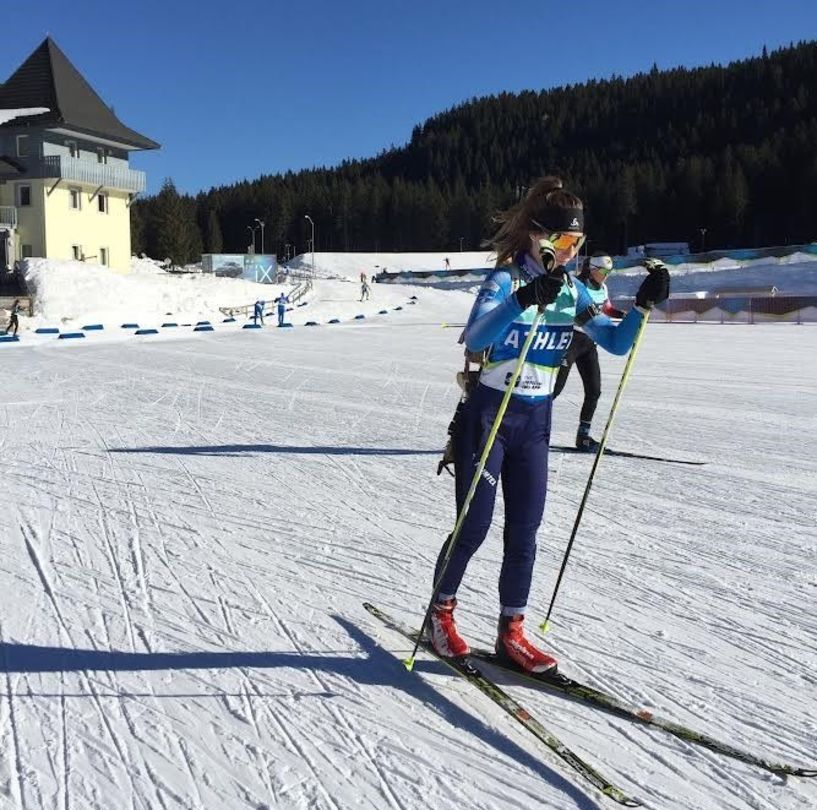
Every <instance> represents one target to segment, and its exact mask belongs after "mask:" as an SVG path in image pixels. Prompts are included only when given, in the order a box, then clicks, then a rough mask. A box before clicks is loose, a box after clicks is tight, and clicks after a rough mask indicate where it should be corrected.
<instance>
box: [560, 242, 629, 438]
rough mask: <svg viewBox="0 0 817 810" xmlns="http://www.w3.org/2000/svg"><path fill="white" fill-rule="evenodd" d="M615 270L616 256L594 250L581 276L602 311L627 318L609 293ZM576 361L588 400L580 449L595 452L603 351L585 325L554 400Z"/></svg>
mask: <svg viewBox="0 0 817 810" xmlns="http://www.w3.org/2000/svg"><path fill="white" fill-rule="evenodd" d="M612 270H613V259H612V258H611V257H610V256H608V255H607V254H606V253H594V254H593V255H592V256H590V257H588V258H586V259H585V260H584V263H583V265H582V269H581V272H580V273H579V275H578V276H577V278H578V279H579V281H581V282H582V284H584V286H585V287H586V288H587V292H588V293H589V295H590V298H591V300H592V301H593V304H594V305H595V306H596V307H598V309H599V311H600V312H603V313H604V314H605V315H607V316H609V317H610V318H623V317H624V313H623V312H622V311H621V310H618V309H616V308H615V307H614V306H613V305H612V304H611V303H610V295H609V293H608V292H607V285H606V284H605V283H604V280H605V279H606V278H607V276H608V275H609V274H610V273H611V272H612ZM574 364H575V366H576V368H578V369H579V374H580V375H581V378H582V384H583V385H584V402H583V403H582V409H581V412H580V413H579V429H578V431H577V433H576V449H577V450H581V451H582V452H585V453H595V452H596V450H598V447H599V443H598V442H597V441H596V440H595V439H593V438H592V437H591V436H590V425H591V424H592V422H593V414H595V412H596V405H597V404H598V401H599V397H600V396H601V369H600V368H599V353H598V351H597V349H596V343H595V341H594V340H593V339H592V338H591V337H588V335H587V334H585V332H584V330H583V329H582V327H581V326H574V327H573V340H572V341H571V342H570V348H568V350H567V354H565V356H564V358H562V365H561V366H560V367H559V374H558V375H557V377H556V384H555V386H554V388H553V399H556V397H558V396H559V394H561V393H562V389H563V388H564V387H565V383H566V382H567V378H568V376H569V374H570V369H571V368H572V367H573V365H574Z"/></svg>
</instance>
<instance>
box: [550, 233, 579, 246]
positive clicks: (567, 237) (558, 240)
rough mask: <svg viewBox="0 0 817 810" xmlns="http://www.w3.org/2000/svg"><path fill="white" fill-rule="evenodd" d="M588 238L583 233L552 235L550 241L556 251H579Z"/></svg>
mask: <svg viewBox="0 0 817 810" xmlns="http://www.w3.org/2000/svg"><path fill="white" fill-rule="evenodd" d="M585 239H587V237H586V236H585V235H584V234H583V233H581V234H576V233H552V234H551V235H550V238H549V239H548V241H549V242H550V244H551V245H553V247H555V248H556V250H578V249H579V248H580V247H581V246H582V245H583V244H584V240H585Z"/></svg>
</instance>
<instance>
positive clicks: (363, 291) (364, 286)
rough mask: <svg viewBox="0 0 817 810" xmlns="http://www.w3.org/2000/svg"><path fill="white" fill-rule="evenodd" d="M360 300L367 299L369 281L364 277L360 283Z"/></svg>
mask: <svg viewBox="0 0 817 810" xmlns="http://www.w3.org/2000/svg"><path fill="white" fill-rule="evenodd" d="M360 300H361V301H368V300H369V283H368V282H367V281H366V279H365V277H364V279H363V281H362V282H361V284H360Z"/></svg>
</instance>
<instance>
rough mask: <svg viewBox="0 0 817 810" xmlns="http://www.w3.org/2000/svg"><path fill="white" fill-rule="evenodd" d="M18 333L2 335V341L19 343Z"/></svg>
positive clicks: (0, 340)
mask: <svg viewBox="0 0 817 810" xmlns="http://www.w3.org/2000/svg"><path fill="white" fill-rule="evenodd" d="M19 342H20V338H18V337H17V335H0V343H19Z"/></svg>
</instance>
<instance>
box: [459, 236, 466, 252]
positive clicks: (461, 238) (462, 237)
mask: <svg viewBox="0 0 817 810" xmlns="http://www.w3.org/2000/svg"><path fill="white" fill-rule="evenodd" d="M463 239H465V237H464V236H461V237H460V253H462V240H463Z"/></svg>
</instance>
